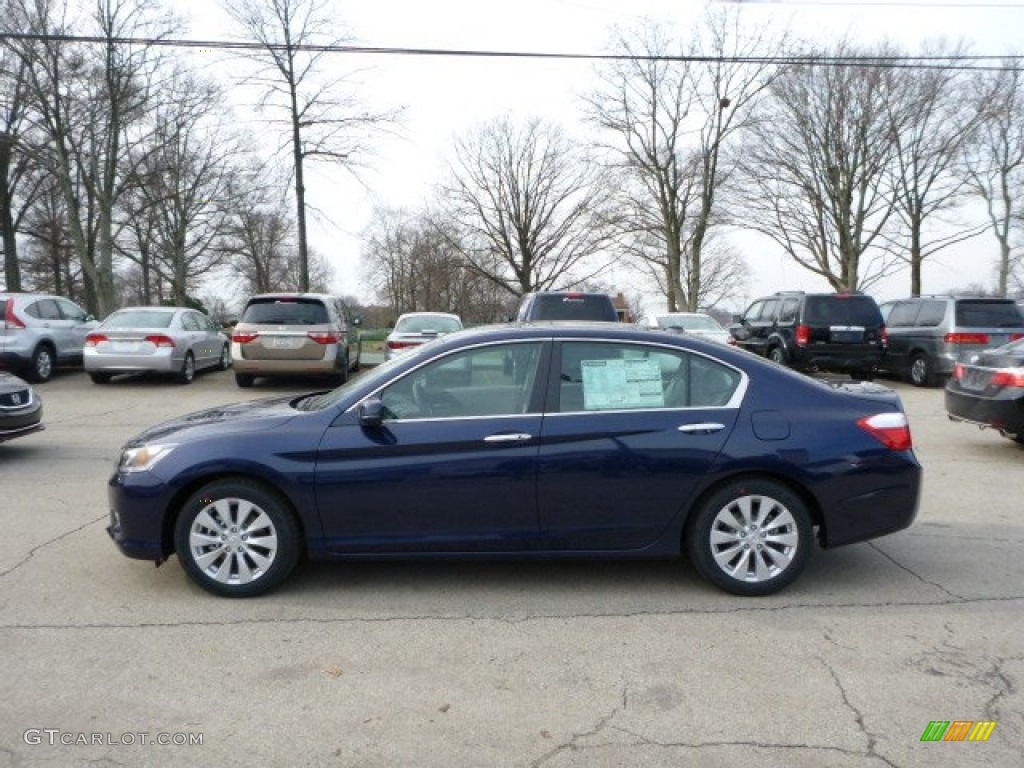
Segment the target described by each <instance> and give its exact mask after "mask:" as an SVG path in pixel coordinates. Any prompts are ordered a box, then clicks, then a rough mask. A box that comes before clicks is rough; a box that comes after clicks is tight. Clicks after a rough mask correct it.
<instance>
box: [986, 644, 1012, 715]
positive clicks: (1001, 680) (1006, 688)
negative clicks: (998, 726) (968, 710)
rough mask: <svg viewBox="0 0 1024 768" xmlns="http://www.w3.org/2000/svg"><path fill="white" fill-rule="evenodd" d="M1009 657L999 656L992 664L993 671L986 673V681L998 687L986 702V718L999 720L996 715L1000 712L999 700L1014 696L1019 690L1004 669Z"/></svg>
mask: <svg viewBox="0 0 1024 768" xmlns="http://www.w3.org/2000/svg"><path fill="white" fill-rule="evenodd" d="M1014 660H1015V661H1019V658H1014ZM1007 661H1009V659H1005V658H1003V657H1001V656H997V657H996V658H995V661H994V663H993V665H992V671H991V672H988V673H987V674H985V677H984V679H985V681H986V682H989V683H991V684H992V687H993V688H995V689H996V691H995V693H994V694H992V697H991V698H990V699H989V700H988V701H987V702H985V719H986V720H998V719H999V718H998V717H996V715H997V714H998V712H999V700H1000V699H1002V698H1003V697H1005V696H1012V695H1013V694H1015V693H1016V692H1017V687H1016V686H1015V685H1014V684H1013V678H1011V677H1010V675H1009V674H1007V672H1006V671H1005V670H1004V669H1003V665H1005V664H1006V662H1007Z"/></svg>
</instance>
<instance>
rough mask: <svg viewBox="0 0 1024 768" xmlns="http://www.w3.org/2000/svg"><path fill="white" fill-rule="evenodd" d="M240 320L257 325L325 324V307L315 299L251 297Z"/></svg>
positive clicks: (326, 319) (326, 321) (326, 318)
mask: <svg viewBox="0 0 1024 768" xmlns="http://www.w3.org/2000/svg"><path fill="white" fill-rule="evenodd" d="M240 322H243V323H255V324H257V325H325V324H326V323H328V322H329V320H328V316H327V308H326V307H325V306H324V305H323V302H321V301H318V300H315V299H275V298H266V299H253V300H251V301H250V302H249V306H247V307H246V308H245V313H244V314H243V315H242V319H241V321H240Z"/></svg>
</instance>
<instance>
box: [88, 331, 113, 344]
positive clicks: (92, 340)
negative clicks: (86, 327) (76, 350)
mask: <svg viewBox="0 0 1024 768" xmlns="http://www.w3.org/2000/svg"><path fill="white" fill-rule="evenodd" d="M107 340H108V339H107V337H106V336H104V335H103V334H102V333H90V334H89V335H88V336H86V337H85V346H87V347H95V346H96V345H97V344H99V343H100V342H101V341H107Z"/></svg>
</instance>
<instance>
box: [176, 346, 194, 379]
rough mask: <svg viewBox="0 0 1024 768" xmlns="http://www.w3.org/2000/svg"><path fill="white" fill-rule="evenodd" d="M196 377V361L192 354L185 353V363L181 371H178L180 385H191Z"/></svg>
mask: <svg viewBox="0 0 1024 768" xmlns="http://www.w3.org/2000/svg"><path fill="white" fill-rule="evenodd" d="M195 377H196V359H195V358H194V357H192V353H191V352H186V353H185V361H184V362H183V363H182V364H181V370H180V371H178V383H179V384H191V383H192V381H193V379H195Z"/></svg>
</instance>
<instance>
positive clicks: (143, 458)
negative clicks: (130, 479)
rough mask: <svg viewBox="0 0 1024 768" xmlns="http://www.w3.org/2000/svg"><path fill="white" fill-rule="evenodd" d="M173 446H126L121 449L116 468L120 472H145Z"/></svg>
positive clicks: (172, 448)
mask: <svg viewBox="0 0 1024 768" xmlns="http://www.w3.org/2000/svg"><path fill="white" fill-rule="evenodd" d="M174 448H175V446H174V445H173V444H166V445H143V446H140V447H138V448H126V449H125V450H123V451H121V460H120V461H119V462H118V464H117V468H118V470H119V471H121V472H145V471H146V470H147V469H152V467H153V465H154V464H156V463H157V462H158V461H160V459H162V458H163V457H164V456H166V455H167V454H168V453H170V452H171V451H172V450H174Z"/></svg>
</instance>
